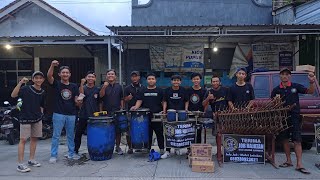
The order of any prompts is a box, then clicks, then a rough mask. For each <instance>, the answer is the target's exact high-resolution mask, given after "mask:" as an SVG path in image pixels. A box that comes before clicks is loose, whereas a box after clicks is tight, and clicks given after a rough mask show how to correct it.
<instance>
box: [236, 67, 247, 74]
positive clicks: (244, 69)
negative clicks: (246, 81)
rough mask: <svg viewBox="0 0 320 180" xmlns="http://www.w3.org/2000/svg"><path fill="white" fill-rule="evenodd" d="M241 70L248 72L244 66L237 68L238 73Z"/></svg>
mask: <svg viewBox="0 0 320 180" xmlns="http://www.w3.org/2000/svg"><path fill="white" fill-rule="evenodd" d="M239 71H244V72H245V73H247V69H246V68H243V67H242V68H238V69H237V73H238V72H239Z"/></svg>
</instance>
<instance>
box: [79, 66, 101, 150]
mask: <svg viewBox="0 0 320 180" xmlns="http://www.w3.org/2000/svg"><path fill="white" fill-rule="evenodd" d="M95 82H96V74H95V73H94V72H93V71H88V72H87V74H86V77H85V78H83V79H81V83H80V87H79V92H80V95H79V97H78V100H79V102H80V112H79V121H78V124H77V128H76V134H75V137H74V144H75V149H74V151H75V153H76V154H78V153H79V149H80V146H81V138H82V134H83V133H84V131H85V129H86V128H87V122H88V119H89V117H93V113H94V112H98V111H99V91H100V88H98V87H97V86H95Z"/></svg>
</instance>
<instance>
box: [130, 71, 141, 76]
mask: <svg viewBox="0 0 320 180" xmlns="http://www.w3.org/2000/svg"><path fill="white" fill-rule="evenodd" d="M132 75H137V76H140V72H139V71H132V72H131V76H132Z"/></svg>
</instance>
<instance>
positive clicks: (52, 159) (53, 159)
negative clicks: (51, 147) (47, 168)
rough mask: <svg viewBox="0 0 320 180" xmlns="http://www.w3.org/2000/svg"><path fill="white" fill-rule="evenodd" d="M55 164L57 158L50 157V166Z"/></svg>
mask: <svg viewBox="0 0 320 180" xmlns="http://www.w3.org/2000/svg"><path fill="white" fill-rule="evenodd" d="M56 162H57V158H56V157H51V158H50V159H49V163H50V164H54V163H56Z"/></svg>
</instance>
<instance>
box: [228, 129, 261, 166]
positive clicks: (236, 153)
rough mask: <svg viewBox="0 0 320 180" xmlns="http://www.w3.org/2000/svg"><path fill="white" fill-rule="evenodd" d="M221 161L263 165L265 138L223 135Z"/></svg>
mask: <svg viewBox="0 0 320 180" xmlns="http://www.w3.org/2000/svg"><path fill="white" fill-rule="evenodd" d="M223 161H224V162H237V163H250V164H264V163H265V136H260V135H236V134H224V135H223Z"/></svg>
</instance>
